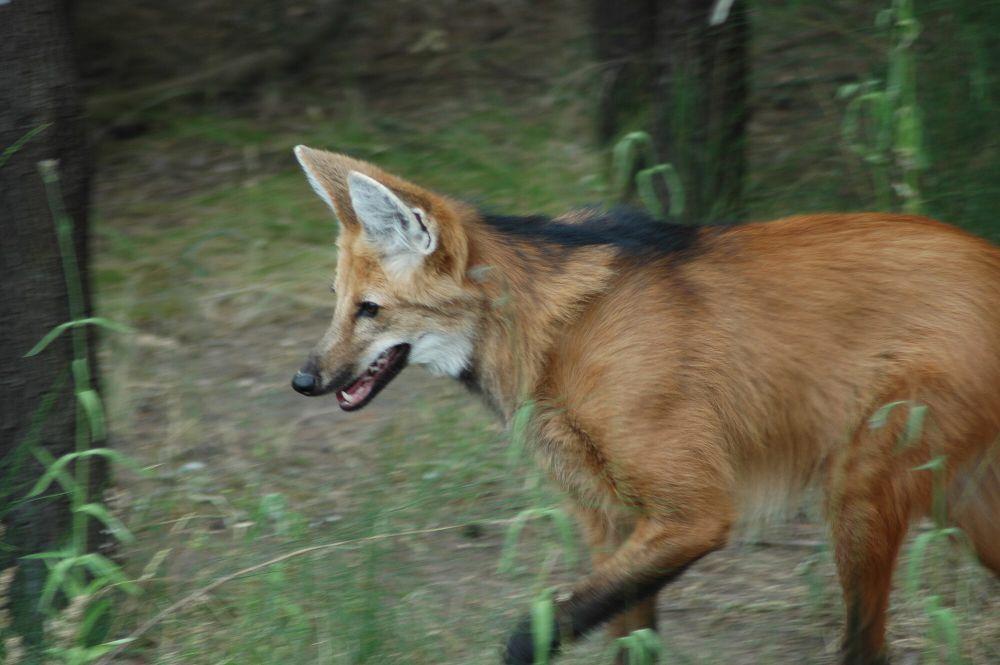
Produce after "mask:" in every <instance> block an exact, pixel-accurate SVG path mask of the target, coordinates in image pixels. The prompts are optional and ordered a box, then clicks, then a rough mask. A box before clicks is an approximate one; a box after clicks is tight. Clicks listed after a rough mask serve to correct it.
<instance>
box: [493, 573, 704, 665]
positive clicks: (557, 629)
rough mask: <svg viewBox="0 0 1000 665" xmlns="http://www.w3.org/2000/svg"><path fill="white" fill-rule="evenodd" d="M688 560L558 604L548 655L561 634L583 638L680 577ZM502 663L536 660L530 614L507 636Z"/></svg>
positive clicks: (521, 663)
mask: <svg viewBox="0 0 1000 665" xmlns="http://www.w3.org/2000/svg"><path fill="white" fill-rule="evenodd" d="M691 563H694V561H692V562H690V563H687V564H685V565H683V566H680V567H678V568H674V569H672V570H669V571H661V572H660V573H659V574H657V575H647V576H645V577H644V578H642V579H639V580H634V581H632V582H631V583H624V584H619V585H617V586H611V587H607V588H604V589H599V590H590V591H584V592H582V593H579V594H574V595H573V596H571V597H570V598H569V600H566V601H563V602H560V603H557V604H556V608H555V609H556V617H555V626H553V630H552V641H551V643H550V644H549V654H550V655H553V654H555V653H556V652H558V651H559V648H560V646H562V642H563V638H564V637H566V638H569V639H570V640H575V639H577V638H579V637H582V636H583V635H584V634H586V633H588V632H590V631H591V630H593V629H594V628H597V627H598V626H600V625H601V624H602V623H604V622H605V621H608V620H609V619H611V618H612V617H614V616H615V615H616V614H618V613H620V612H623V611H625V610H627V609H628V608H629V607H631V606H632V605H634V604H635V603H637V602H639V601H640V600H644V599H646V598H649V597H650V596H652V595H654V594H656V593H657V592H658V591H659V590H660V589H662V588H663V587H664V586H665V585H666V584H668V583H670V582H672V581H674V580H675V579H677V578H678V577H680V575H681V573H683V572H684V571H685V570H687V568H688V566H690V565H691ZM503 662H504V663H505V664H506V665H533V663H534V662H535V638H534V635H533V634H532V632H531V616H530V615H529V616H527V617H525V618H523V619H521V621H520V622H518V624H517V627H516V628H515V629H514V631H513V632H512V633H511V635H510V637H509V638H508V640H507V646H506V648H505V649H504V660H503Z"/></svg>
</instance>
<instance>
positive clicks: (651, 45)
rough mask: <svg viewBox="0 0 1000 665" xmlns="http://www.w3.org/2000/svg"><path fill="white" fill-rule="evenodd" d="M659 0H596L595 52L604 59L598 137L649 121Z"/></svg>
mask: <svg viewBox="0 0 1000 665" xmlns="http://www.w3.org/2000/svg"><path fill="white" fill-rule="evenodd" d="M658 5H659V3H658V2H657V0H591V6H590V21H591V26H592V37H593V42H594V52H595V55H596V56H597V61H598V62H599V63H600V65H601V92H600V99H599V101H598V109H597V137H598V140H599V141H600V142H601V143H602V144H607V143H609V142H611V141H613V140H614V139H615V138H616V137H618V136H620V135H621V134H623V133H624V132H627V131H630V130H636V129H642V128H643V127H644V126H645V125H646V123H647V121H648V118H647V117H646V116H647V114H648V109H649V102H650V99H651V95H650V89H651V85H652V83H653V72H654V67H653V64H654V59H655V54H656V50H655V47H656V25H657V21H656V16H657V7H658Z"/></svg>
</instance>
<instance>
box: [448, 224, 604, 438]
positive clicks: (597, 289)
mask: <svg viewBox="0 0 1000 665" xmlns="http://www.w3.org/2000/svg"><path fill="white" fill-rule="evenodd" d="M469 236H470V237H469V240H470V243H469V249H470V254H469V259H470V260H469V264H468V265H469V278H470V279H471V280H472V281H473V282H474V283H476V284H478V286H479V288H480V289H481V293H482V299H481V308H482V312H483V315H482V317H481V320H480V326H479V331H478V336H477V339H476V343H475V350H474V352H473V366H472V367H471V368H470V371H469V372H468V373H467V374H466V375H465V379H466V383H469V384H470V385H474V387H476V388H478V389H479V390H480V391H481V392H482V393H483V396H484V397H485V399H486V401H487V402H488V403H489V404H490V405H491V406H492V407H494V408H495V409H496V410H497V411H498V412H499V413H500V415H501V416H502V417H503V418H504V419H505V420H508V421H509V420H510V418H511V417H512V416H513V414H514V412H515V411H516V410H517V408H518V407H519V406H520V405H521V404H523V403H525V402H526V401H529V400H534V399H537V397H538V395H539V393H540V392H541V390H542V388H543V384H544V381H545V376H546V368H547V366H548V364H549V363H550V362H551V359H552V358H553V357H554V354H556V353H558V352H559V349H558V345H559V342H560V339H562V338H563V337H564V336H565V334H566V331H567V330H568V329H569V328H571V327H572V326H573V325H574V323H575V322H576V321H577V320H578V319H579V317H580V315H581V313H582V312H583V311H584V309H585V308H586V307H587V305H588V303H589V302H590V301H591V300H592V299H593V298H594V297H596V296H597V295H599V294H600V293H602V292H603V291H605V290H606V289H607V288H608V283H609V280H610V279H611V277H612V276H613V271H612V267H611V264H612V261H613V258H614V251H613V250H611V249H610V248H608V247H603V246H590V247H582V248H575V249H567V248H565V247H559V246H552V245H548V244H546V243H543V242H539V241H533V240H525V239H523V238H517V237H511V236H508V235H506V234H502V233H498V232H497V231H495V230H493V229H490V228H488V227H486V226H479V225H475V226H472V228H471V229H470V234H469Z"/></svg>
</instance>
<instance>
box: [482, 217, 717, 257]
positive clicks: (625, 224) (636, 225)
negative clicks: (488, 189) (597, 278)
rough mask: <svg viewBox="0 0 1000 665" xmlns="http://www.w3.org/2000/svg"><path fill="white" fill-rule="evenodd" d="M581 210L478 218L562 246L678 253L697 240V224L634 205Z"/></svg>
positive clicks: (643, 253)
mask: <svg viewBox="0 0 1000 665" xmlns="http://www.w3.org/2000/svg"><path fill="white" fill-rule="evenodd" d="M584 214H586V215H588V217H587V218H586V219H584V220H582V221H579V222H564V221H559V220H556V219H550V218H548V217H544V216H541V215H534V216H529V217H512V216H503V215H483V217H482V219H483V222H485V223H486V225H487V226H489V227H491V228H493V229H495V230H496V231H498V232H499V233H502V234H505V235H511V236H516V237H518V238H523V239H526V240H535V241H538V242H542V243H545V244H547V245H553V246H555V247H559V248H565V249H575V248H580V247H592V246H597V245H605V246H609V247H614V248H616V249H618V250H619V251H620V252H621V253H622V254H625V255H630V256H650V255H652V256H666V255H676V254H681V253H683V252H686V251H688V250H690V249H692V248H693V247H694V246H695V244H696V243H697V240H698V233H699V229H698V227H696V226H688V225H681V224H673V223H670V222H663V221H660V220H658V219H655V218H653V217H651V216H650V215H648V214H646V213H644V212H642V211H640V210H637V209H635V208H627V207H617V208H612V209H611V210H597V209H588V210H586V211H584Z"/></svg>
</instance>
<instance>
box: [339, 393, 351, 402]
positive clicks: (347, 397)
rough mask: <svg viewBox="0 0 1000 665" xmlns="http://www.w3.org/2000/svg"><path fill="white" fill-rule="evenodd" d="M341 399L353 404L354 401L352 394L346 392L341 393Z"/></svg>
mask: <svg viewBox="0 0 1000 665" xmlns="http://www.w3.org/2000/svg"><path fill="white" fill-rule="evenodd" d="M340 399H341V400H343V401H344V402H347V403H348V404H352V403H353V402H354V400H353V399H351V394H350V393H346V392H345V393H340Z"/></svg>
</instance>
